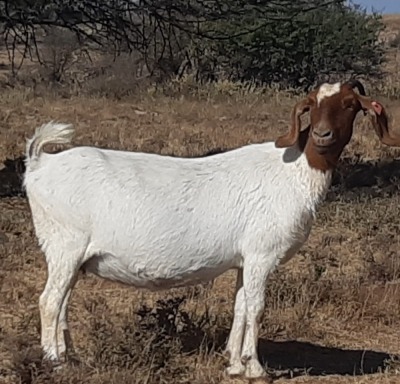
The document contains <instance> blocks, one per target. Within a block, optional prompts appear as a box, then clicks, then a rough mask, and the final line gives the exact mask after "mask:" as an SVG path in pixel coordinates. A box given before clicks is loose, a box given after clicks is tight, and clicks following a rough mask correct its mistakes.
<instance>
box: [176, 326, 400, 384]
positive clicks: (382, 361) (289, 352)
mask: <svg viewBox="0 0 400 384" xmlns="http://www.w3.org/2000/svg"><path fill="white" fill-rule="evenodd" d="M187 336H188V335H187ZM227 338H228V333H227V332H220V333H218V334H217V336H216V339H214V344H213V347H214V348H215V349H216V350H217V351H219V352H222V351H223V350H224V347H225V344H226V341H227ZM184 339H185V340H182V342H183V345H184V351H186V352H189V351H194V350H198V349H199V348H200V345H201V340H200V339H197V341H196V337H193V335H192V337H184ZM203 340H204V339H203ZM210 346H211V343H210V345H209V347H210ZM258 356H259V359H260V362H261V363H262V364H263V365H264V366H266V367H267V369H268V371H270V374H271V375H272V376H273V377H274V378H276V379H278V378H293V377H298V376H302V375H304V374H307V375H309V376H324V375H342V376H345V375H351V376H361V375H367V374H374V373H379V372H384V371H385V369H386V368H387V366H388V364H389V362H390V361H391V360H393V358H394V356H391V355H389V354H388V353H384V352H376V351H371V350H357V349H340V348H332V347H323V346H320V345H315V344H312V343H308V342H301V341H295V340H289V341H271V340H266V339H259V342H258Z"/></svg>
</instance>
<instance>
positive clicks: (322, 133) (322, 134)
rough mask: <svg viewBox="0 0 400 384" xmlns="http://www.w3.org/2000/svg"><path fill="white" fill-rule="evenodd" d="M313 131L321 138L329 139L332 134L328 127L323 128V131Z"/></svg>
mask: <svg viewBox="0 0 400 384" xmlns="http://www.w3.org/2000/svg"><path fill="white" fill-rule="evenodd" d="M313 133H314V135H315V136H318V137H319V138H321V139H329V138H330V137H331V136H332V131H331V130H329V129H325V130H323V131H322V130H321V131H318V130H314V131H313Z"/></svg>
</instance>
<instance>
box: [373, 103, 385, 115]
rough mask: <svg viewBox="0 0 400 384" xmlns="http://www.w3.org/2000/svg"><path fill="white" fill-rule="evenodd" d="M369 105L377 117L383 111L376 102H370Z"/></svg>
mask: <svg viewBox="0 0 400 384" xmlns="http://www.w3.org/2000/svg"><path fill="white" fill-rule="evenodd" d="M371 105H372V108H373V109H374V111H375V113H377V114H378V115H380V114H381V113H382V109H383V107H382V105H380V104H379V103H377V102H376V101H372V102H371Z"/></svg>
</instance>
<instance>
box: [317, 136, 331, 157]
mask: <svg viewBox="0 0 400 384" xmlns="http://www.w3.org/2000/svg"><path fill="white" fill-rule="evenodd" d="M335 142H336V140H329V141H325V142H321V141H320V142H315V141H314V146H315V150H316V151H317V152H318V153H319V154H321V155H323V154H325V153H326V152H328V151H329V149H330V148H331V147H332V146H333V145H334V144H335Z"/></svg>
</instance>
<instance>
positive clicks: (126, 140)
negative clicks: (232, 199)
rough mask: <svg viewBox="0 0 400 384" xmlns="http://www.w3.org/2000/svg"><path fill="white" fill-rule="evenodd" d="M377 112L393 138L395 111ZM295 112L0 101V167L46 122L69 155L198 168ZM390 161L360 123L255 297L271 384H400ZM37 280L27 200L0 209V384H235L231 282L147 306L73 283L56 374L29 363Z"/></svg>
mask: <svg viewBox="0 0 400 384" xmlns="http://www.w3.org/2000/svg"><path fill="white" fill-rule="evenodd" d="M391 20H392V19H391ZM399 20H400V18H399ZM391 22H393V20H392V21H391ZM397 25H400V22H398V24H397ZM396 75H397V74H396V73H393V76H396ZM369 91H370V90H369V89H368V90H367V92H369ZM379 99H380V100H381V101H382V102H383V103H384V105H385V106H386V107H387V109H388V111H389V112H390V114H391V117H392V124H393V126H394V127H395V128H396V129H397V131H399V132H400V100H394V99H393V100H391V99H388V98H379ZM296 100H297V98H294V97H293V96H289V95H286V94H284V93H270V94H268V93H267V94H263V95H257V94H250V95H247V96H246V95H244V96H243V95H242V96H231V97H213V98H210V99H209V100H199V99H196V98H191V97H182V98H167V97H165V96H158V95H155V94H148V93H142V94H141V93H139V94H138V95H137V96H135V97H131V98H129V99H123V100H120V101H115V100H110V99H106V98H98V97H97V98H96V97H93V98H89V97H83V96H73V97H70V98H62V97H61V96H55V95H53V94H52V93H49V94H48V95H45V96H41V97H38V96H35V95H34V94H33V93H32V92H30V91H29V90H27V91H22V90H5V91H3V92H2V93H1V95H0V105H1V108H0V122H1V123H0V164H2V163H3V162H5V161H6V159H10V158H11V159H13V158H17V157H19V156H21V155H22V154H23V151H24V147H25V139H26V137H28V136H30V135H32V133H33V130H34V128H35V127H36V126H38V125H40V124H42V123H43V122H46V121H48V120H51V119H56V120H58V121H63V122H71V123H73V124H74V125H75V127H76V130H77V135H76V137H75V139H74V145H96V146H101V147H107V148H118V149H125V150H141V151H146V152H156V153H162V154H171V155H175V156H200V155H203V154H205V153H207V152H208V151H210V150H216V149H222V150H224V149H229V148H235V147H238V146H241V145H244V144H247V143H255V142H262V141H266V140H272V139H274V138H275V137H276V136H277V135H278V134H281V133H283V132H284V131H285V130H286V129H287V127H288V121H289V114H290V111H291V108H292V107H293V105H294V103H295V101H296ZM399 157H400V149H391V148H388V147H384V146H383V145H381V144H380V143H379V141H378V139H377V138H376V136H375V135H374V133H373V131H372V127H371V125H370V123H369V121H368V119H367V118H366V117H364V116H362V114H360V116H359V117H358V118H357V125H356V129H355V135H354V137H353V140H352V142H351V143H350V144H349V146H348V147H347V148H346V150H345V153H344V154H343V157H342V161H341V163H340V167H339V169H338V170H337V172H336V174H335V178H334V183H333V185H332V187H331V189H330V193H329V195H328V198H327V201H326V202H325V203H324V204H323V206H322V207H321V209H320V211H319V215H318V219H317V221H316V223H315V225H314V227H313V230H312V233H311V236H310V238H309V241H308V242H307V243H306V244H305V245H304V246H303V248H302V249H301V250H300V252H299V253H298V255H297V256H296V257H295V258H294V259H293V260H292V261H290V262H289V263H288V264H287V265H285V266H282V267H279V268H278V270H277V271H275V272H274V273H273V275H272V276H271V277H270V279H269V283H268V286H267V288H266V289H267V302H266V310H265V315H264V319H263V324H262V329H261V332H260V337H261V339H260V344H259V350H260V357H261V359H262V361H263V363H264V364H265V366H266V367H267V369H268V371H269V372H270V374H271V376H272V377H273V379H274V382H275V383H277V384H278V383H279V384H283V383H293V384H298V383H309V384H311V383H317V384H389V383H390V384H391V383H393V384H395V383H400V361H399V359H398V357H397V356H399V355H400V236H399V229H400V216H399V207H400V190H399V189H400V160H399ZM1 167H2V166H1V165H0V180H3V181H2V182H5V180H6V174H7V166H3V169H1ZM45 279H46V264H45V261H44V257H43V254H42V253H41V251H40V249H39V248H38V245H37V242H36V238H35V236H34V232H33V227H32V221H31V216H30V212H29V208H28V204H27V201H26V199H25V198H24V197H4V198H1V199H0V383H15V384H17V383H24V384H25V383H26V384H28V383H29V384H39V383H40V384H42V383H71V384H72V383H73V384H75V383H88V384H100V383H105V384H107V383H110V384H113V383H114V384H116V383H118V384H122V383H129V384H131V383H132V384H136V383H137V384H139V383H140V384H142V383H143V384H145V383H148V384H153V383H168V384H174V383H176V384H181V383H190V384H214V383H215V384H216V383H237V384H239V383H245V382H246V381H241V380H240V379H236V380H229V379H228V378H227V377H225V375H224V372H223V370H224V367H225V365H226V364H227V360H226V359H225V357H224V356H223V354H222V350H223V348H224V345H225V342H226V338H227V334H228V332H229V329H230V325H231V321H232V303H233V290H234V281H233V279H234V275H233V274H232V273H227V274H225V275H223V276H221V277H219V278H218V279H216V280H215V281H214V282H213V284H212V285H211V284H210V285H204V286H195V287H191V288H185V289H175V290H172V291H165V292H158V293H150V292H147V291H139V290H136V289H134V288H131V287H126V286H122V285H119V284H115V283H110V282H106V281H104V280H100V279H99V278H96V277H94V276H91V275H85V276H81V277H80V280H79V282H78V284H77V286H76V288H75V290H74V293H73V296H72V298H71V301H70V307H69V308H70V312H69V322H70V328H71V333H72V338H73V340H74V344H75V349H76V355H75V356H71V362H70V363H69V364H68V366H67V367H66V368H65V369H63V370H60V371H52V370H51V369H50V368H49V367H48V366H46V365H45V364H42V362H41V351H40V338H39V337H40V334H39V329H40V320H39V309H38V298H39V295H40V293H41V291H42V289H43V287H44V283H45Z"/></svg>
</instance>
